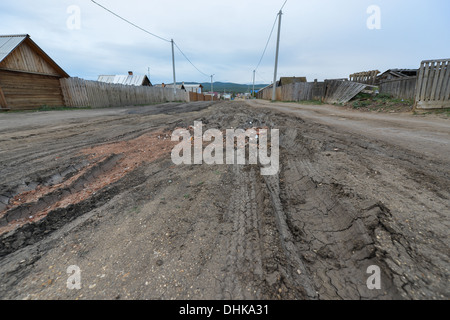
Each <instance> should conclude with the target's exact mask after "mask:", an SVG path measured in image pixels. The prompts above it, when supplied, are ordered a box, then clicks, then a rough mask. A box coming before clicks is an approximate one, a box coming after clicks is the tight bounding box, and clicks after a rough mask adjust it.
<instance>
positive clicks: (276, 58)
mask: <svg viewBox="0 0 450 320" xmlns="http://www.w3.org/2000/svg"><path fill="white" fill-rule="evenodd" d="M282 15H283V11H282V10H280V12H279V13H278V37H277V53H276V55H275V72H274V75H273V93H272V101H275V100H277V72H278V55H279V53H280V34H281V16H282Z"/></svg>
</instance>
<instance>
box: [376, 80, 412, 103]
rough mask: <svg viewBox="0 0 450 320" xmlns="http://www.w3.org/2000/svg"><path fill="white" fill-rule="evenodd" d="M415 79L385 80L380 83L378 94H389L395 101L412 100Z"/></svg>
mask: <svg viewBox="0 0 450 320" xmlns="http://www.w3.org/2000/svg"><path fill="white" fill-rule="evenodd" d="M416 83H417V77H405V78H401V79H394V80H387V81H383V82H381V83H380V93H385V94H390V95H391V96H392V97H394V98H397V99H405V100H413V99H414V97H415V93H416Z"/></svg>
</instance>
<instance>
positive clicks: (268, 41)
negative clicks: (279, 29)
mask: <svg viewBox="0 0 450 320" xmlns="http://www.w3.org/2000/svg"><path fill="white" fill-rule="evenodd" d="M277 20H278V15H277V17H276V18H275V21H274V22H273V27H272V30H271V31H270V35H269V39H267V43H266V47H265V48H264V51H263V54H262V56H261V59H259V62H258V65H257V66H256V68H255V71H256V70H258V68H259V66H260V65H261V62H262V60H263V58H264V55H265V54H266V51H267V47H268V46H269V43H270V39H271V38H272V34H273V30H275V26H276V24H277Z"/></svg>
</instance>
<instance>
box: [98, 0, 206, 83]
mask: <svg viewBox="0 0 450 320" xmlns="http://www.w3.org/2000/svg"><path fill="white" fill-rule="evenodd" d="M91 1H92V2H93V3H95V4H96V5H98V6H99V7H101V8H103V9H104V10H106V11H108V12H109V13H111V14H113V15H114V16H116V17H117V18H119V19H121V20H123V21H125V22H127V23H129V24H130V25H132V26H133V27H135V28H137V29H139V30H141V31H144V32H145V33H148V34H149V35H151V36H153V37H156V38H158V39H160V40H163V41H165V42H170V43H172V42H173V44H174V45H175V46H176V47H177V49H178V50H179V51H180V52H181V54H182V55H183V57H184V58H185V59H186V60H187V61H188V62H189V63H190V64H191V65H192V66H193V67H194V68H195V69H196V70H197V71H198V72H200V73H201V74H202V75H204V76H206V77H208V78H209V77H210V75H207V74H206V73H204V72H202V71H200V69H199V68H197V67H196V66H195V65H194V64H193V63H192V61H191V60H190V59H189V58H188V57H187V56H186V54H184V52H183V51H182V50H181V48H180V47H179V46H178V45H177V44H176V43H175V42H174V41H173V40H168V39H165V38H163V37H160V36H158V35H156V34H154V33H152V32H150V31H148V30H146V29H144V28H142V27H140V26H138V25H136V24H135V23H133V22H131V21H129V20H127V19H125V18H123V17H122V16H120V15H118V14H117V13H115V12H113V11H111V10H109V9H108V8H106V7H104V6H102V5H101V4H99V3H97V2H96V1H94V0H91Z"/></svg>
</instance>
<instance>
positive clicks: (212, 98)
mask: <svg viewBox="0 0 450 320" xmlns="http://www.w3.org/2000/svg"><path fill="white" fill-rule="evenodd" d="M214 76H215V74H213V75H211V101H212V100H214V84H213V77H214Z"/></svg>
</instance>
